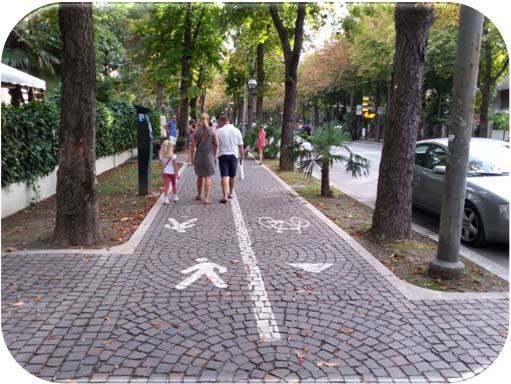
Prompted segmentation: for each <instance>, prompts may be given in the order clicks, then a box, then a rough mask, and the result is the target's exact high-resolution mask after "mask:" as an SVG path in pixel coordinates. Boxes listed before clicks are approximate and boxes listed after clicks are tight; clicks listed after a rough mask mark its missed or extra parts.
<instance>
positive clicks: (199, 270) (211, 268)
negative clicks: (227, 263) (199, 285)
mask: <svg viewBox="0 0 511 384" xmlns="http://www.w3.org/2000/svg"><path fill="white" fill-rule="evenodd" d="M195 261H198V262H199V264H195V265H193V266H191V267H190V268H186V269H183V270H182V271H181V273H185V274H186V273H190V272H194V273H193V274H192V275H190V276H188V277H187V278H186V279H184V280H183V281H182V282H180V283H179V284H177V285H176V289H179V290H182V289H185V288H187V287H188V286H190V285H191V284H193V283H195V282H196V281H197V280H199V279H200V278H201V277H202V276H203V275H204V276H205V277H206V278H207V279H208V280H209V281H211V282H212V283H213V284H215V286H216V287H218V288H227V284H225V282H224V281H223V280H222V278H221V277H220V276H218V275H217V273H216V272H215V269H217V270H218V272H219V273H225V272H227V268H225V267H222V266H221V265H218V264H215V263H212V262H210V261H208V259H207V258H205V257H199V258H198V259H195Z"/></svg>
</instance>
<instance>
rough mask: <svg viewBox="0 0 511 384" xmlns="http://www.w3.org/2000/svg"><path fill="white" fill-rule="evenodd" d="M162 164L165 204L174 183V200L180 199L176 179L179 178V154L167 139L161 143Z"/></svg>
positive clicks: (167, 201)
mask: <svg viewBox="0 0 511 384" xmlns="http://www.w3.org/2000/svg"><path fill="white" fill-rule="evenodd" d="M160 164H162V165H163V169H162V177H163V194H164V196H165V201H164V202H163V204H168V203H169V192H170V188H169V187H170V185H171V184H172V192H173V194H174V198H173V200H174V201H178V200H179V198H178V196H177V183H176V179H179V175H178V174H177V156H176V155H175V154H174V146H173V145H172V144H171V142H170V141H169V140H165V141H164V142H163V143H162V145H161V150H160Z"/></svg>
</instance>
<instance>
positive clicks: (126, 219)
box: [119, 217, 130, 221]
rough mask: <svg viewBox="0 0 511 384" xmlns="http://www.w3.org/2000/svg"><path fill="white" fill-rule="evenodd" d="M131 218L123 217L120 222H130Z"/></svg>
mask: <svg viewBox="0 0 511 384" xmlns="http://www.w3.org/2000/svg"><path fill="white" fill-rule="evenodd" d="M129 219H130V218H129V217H123V218H122V219H121V220H119V221H128V220H129Z"/></svg>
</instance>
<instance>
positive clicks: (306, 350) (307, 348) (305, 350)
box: [303, 345, 309, 353]
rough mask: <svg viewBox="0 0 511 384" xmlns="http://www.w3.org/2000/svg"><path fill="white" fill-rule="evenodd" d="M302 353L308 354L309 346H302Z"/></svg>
mask: <svg viewBox="0 0 511 384" xmlns="http://www.w3.org/2000/svg"><path fill="white" fill-rule="evenodd" d="M303 351H304V352H305V353H307V352H309V346H308V345H306V346H304V347H303Z"/></svg>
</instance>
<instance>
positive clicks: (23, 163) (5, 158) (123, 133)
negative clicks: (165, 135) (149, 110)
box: [2, 101, 137, 187]
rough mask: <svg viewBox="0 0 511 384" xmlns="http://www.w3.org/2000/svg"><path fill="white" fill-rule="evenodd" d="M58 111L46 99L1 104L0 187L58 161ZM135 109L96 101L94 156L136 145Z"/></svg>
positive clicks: (25, 178)
mask: <svg viewBox="0 0 511 384" xmlns="http://www.w3.org/2000/svg"><path fill="white" fill-rule="evenodd" d="M59 126H60V110H59V107H58V105H57V104H55V103H53V102H50V101H43V102H31V103H28V104H25V105H21V106H19V107H13V106H10V105H3V106H2V187H5V186H7V185H9V184H12V183H17V182H29V183H30V182H32V181H34V180H36V179H37V178H39V177H41V176H45V175H47V174H49V173H50V172H52V171H53V170H54V169H55V167H56V166H57V163H58V129H59ZM136 129H137V127H136V122H135V109H134V108H133V106H132V105H131V104H129V103H127V102H122V101H112V102H109V103H106V104H104V103H101V102H98V103H97V107H96V157H97V158H99V157H103V156H108V155H114V154H118V153H121V152H122V151H124V150H127V149H130V148H133V147H135V146H136V144H137V133H136Z"/></svg>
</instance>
